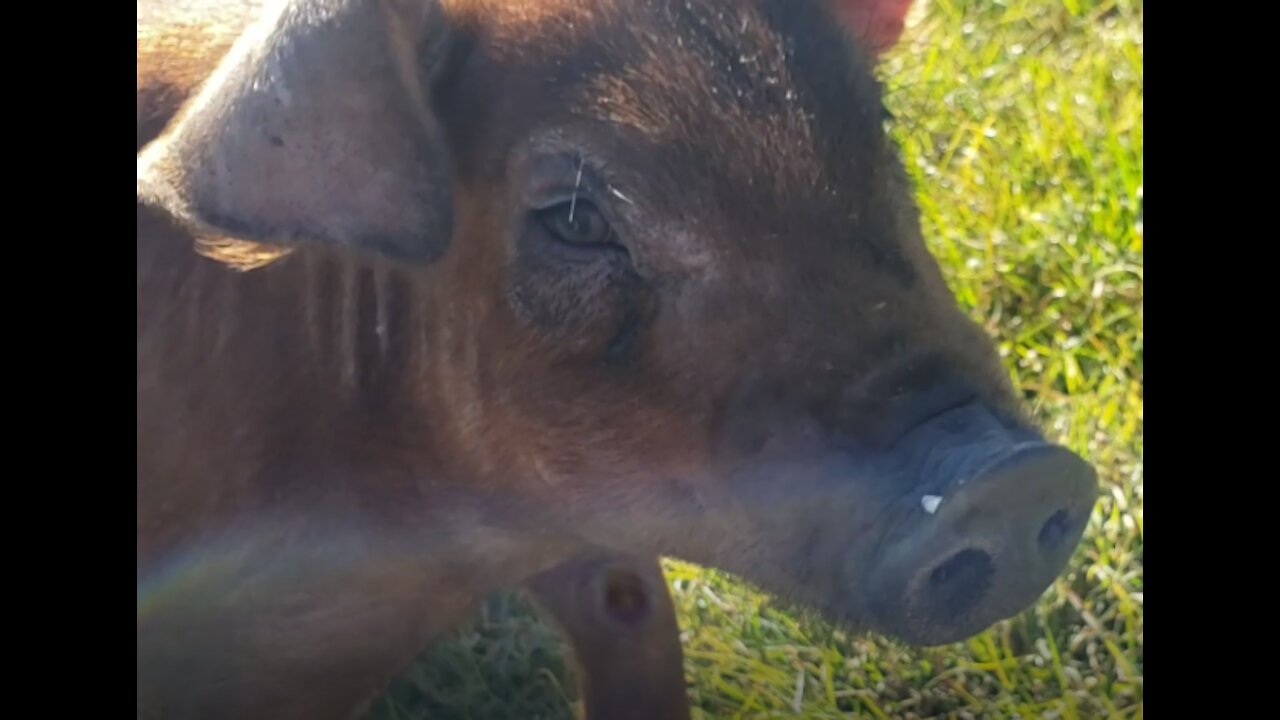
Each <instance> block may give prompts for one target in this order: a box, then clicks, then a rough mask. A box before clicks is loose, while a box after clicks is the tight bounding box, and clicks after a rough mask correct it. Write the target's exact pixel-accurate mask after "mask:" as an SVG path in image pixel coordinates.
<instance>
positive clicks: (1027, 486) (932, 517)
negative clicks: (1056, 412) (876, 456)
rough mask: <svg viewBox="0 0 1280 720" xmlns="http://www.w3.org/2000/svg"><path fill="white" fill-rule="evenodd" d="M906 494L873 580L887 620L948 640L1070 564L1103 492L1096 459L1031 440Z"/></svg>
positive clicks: (907, 634)
mask: <svg viewBox="0 0 1280 720" xmlns="http://www.w3.org/2000/svg"><path fill="white" fill-rule="evenodd" d="M927 485H928V486H931V487H934V488H936V489H935V490H933V491H932V492H930V491H925V492H922V493H920V494H919V496H918V497H910V498H907V499H905V500H904V502H909V503H911V504H913V505H914V508H912V509H910V510H908V511H906V517H905V519H904V520H903V521H902V522H901V523H899V524H898V525H897V526H896V527H895V528H894V530H893V531H892V532H891V534H890V535H889V537H887V538H886V539H885V543H884V545H882V546H881V548H880V551H879V553H878V557H877V558H876V560H875V561H874V563H873V566H872V568H871V570H870V573H869V575H868V576H867V577H866V579H865V582H867V583H868V584H869V586H868V587H867V590H868V591H869V595H870V599H871V606H872V609H873V613H874V615H875V619H876V620H877V621H878V622H877V625H879V626H880V629H881V630H883V631H885V632H888V633H890V634H893V635H896V636H897V637H899V638H901V639H903V640H905V641H907V642H909V643H913V644H917V645H940V644H945V643H949V642H956V641H959V640H962V639H964V638H966V637H969V636H971V635H974V634H976V633H978V632H981V631H982V630H984V629H985V628H986V627H988V626H990V625H991V624H993V623H995V622H997V621H999V620H1003V619H1005V618H1008V617H1011V616H1013V615H1015V614H1017V613H1018V612H1021V611H1022V610H1023V609H1025V608H1026V607H1027V606H1029V605H1031V604H1032V603H1033V602H1035V601H1036V599H1037V598H1039V596H1040V595H1041V593H1043V592H1044V591H1045V589H1047V588H1048V587H1049V585H1050V584H1051V583H1052V582H1053V581H1054V579H1055V578H1057V576H1058V575H1059V574H1060V573H1061V572H1062V571H1063V569H1064V568H1065V566H1066V564H1067V561H1068V560H1069V559H1070V558H1071V555H1072V553H1073V551H1074V549H1075V547H1076V545H1077V544H1078V543H1079V542H1080V539H1081V536H1082V534H1083V532H1084V528H1085V524H1086V523H1087V522H1088V519H1089V514H1090V512H1091V510H1092V508H1093V503H1094V500H1095V499H1096V493H1097V479H1096V476H1095V473H1094V471H1093V468H1092V467H1090V466H1089V465H1088V464H1087V463H1086V462H1084V460H1082V459H1080V458H1079V457H1077V456H1076V455H1075V454H1073V453H1071V452H1069V451H1068V450H1066V449H1064V448H1061V447H1058V446H1054V445H1050V444H1047V443H1043V442H1029V443H1024V444H1021V445H1018V446H1016V447H1013V448H1010V449H1009V450H1008V451H1007V452H1002V453H999V455H998V458H997V459H994V460H993V461H992V462H991V463H989V464H987V465H986V466H985V467H981V468H980V469H979V470H978V471H977V472H974V473H963V474H960V475H959V476H956V477H952V478H950V479H949V481H948V482H946V483H941V484H938V483H929V484H927Z"/></svg>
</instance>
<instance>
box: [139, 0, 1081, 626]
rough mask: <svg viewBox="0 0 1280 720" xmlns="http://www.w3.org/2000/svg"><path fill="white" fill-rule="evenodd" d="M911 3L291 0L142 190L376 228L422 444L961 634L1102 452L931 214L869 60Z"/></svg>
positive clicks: (297, 232) (1058, 562) (654, 546)
mask: <svg viewBox="0 0 1280 720" xmlns="http://www.w3.org/2000/svg"><path fill="white" fill-rule="evenodd" d="M907 4H908V3H907V1H906V0H830V1H829V2H820V1H818V0H809V1H802V0H785V1H784V0H754V1H746V0H744V1H741V2H735V1H732V0H704V1H700V2H686V0H595V1H589V0H580V1H574V0H540V1H534V0H511V1H509V2H497V1H493V2H489V1H484V0H455V1H452V2H426V1H422V2H414V1H411V0H404V1H400V2H392V1H391V0H388V1H387V2H384V3H381V4H379V3H375V2H372V1H370V2H303V3H295V4H293V5H291V6H289V7H288V8H286V9H285V10H283V11H282V12H280V13H278V14H273V15H272V17H270V18H268V19H267V20H266V21H264V22H263V24H262V25H260V26H259V27H258V28H257V29H255V30H254V31H251V32H250V33H249V34H248V35H247V36H246V37H245V38H244V39H243V40H242V41H241V43H240V44H239V45H238V46H237V48H236V49H235V50H234V51H233V52H232V56H231V57H230V59H229V60H228V61H227V63H226V64H225V65H224V66H223V68H221V69H220V71H219V72H218V73H217V74H216V75H215V76H214V77H213V78H212V80H211V81H210V83H209V85H208V87H207V88H206V90H205V92H204V93H203V94H202V95H200V96H199V97H198V98H197V99H196V101H195V102H194V103H193V104H192V105H191V106H190V107H189V108H188V111H187V112H186V113H185V115H184V116H183V118H182V119H181V121H180V122H179V124H178V125H177V128H176V130H175V131H174V132H172V133H170V134H169V135H168V136H167V137H166V138H164V139H163V140H162V141H161V142H159V143H157V144H156V145H153V146H152V147H151V148H150V150H149V152H147V153H146V154H145V155H144V156H143V157H141V158H140V160H139V188H140V193H141V194H143V195H147V196H150V197H152V198H155V199H157V200H158V201H160V202H163V203H164V204H166V205H167V206H168V207H170V208H171V209H173V210H174V211H175V212H177V213H178V214H180V215H182V216H184V217H185V218H186V219H187V220H189V221H191V222H192V223H194V224H195V225H197V226H199V227H203V228H205V229H210V230H212V231H215V232H217V233H219V234H223V235H228V234H229V235H234V236H237V237H241V238H246V239H250V240H258V241H266V242H275V243H283V244H289V245H295V246H296V245H303V244H308V243H322V244H328V245H330V246H343V247H346V248H348V249H350V250H352V254H353V256H356V257H358V256H360V255H361V254H365V255H373V254H377V255H381V256H383V257H384V259H385V258H389V259H390V261H391V262H393V263H395V264H396V265H397V267H398V268H399V270H398V271H397V272H398V273H399V275H400V277H401V278H402V280H403V281H404V282H405V283H407V285H408V287H409V288H410V291H409V293H408V294H407V296H406V298H402V300H403V301H404V302H405V303H406V304H407V305H409V306H410V307H409V309H408V311H406V312H402V313H399V314H392V315H391V317H393V318H398V320H397V321H396V322H398V323H399V324H398V325H397V326H396V327H392V328H390V329H389V331H390V332H392V333H397V334H401V335H403V336H405V337H412V338H415V340H414V342H413V347H414V348H415V350H414V351H413V353H412V358H411V359H410V361H408V362H406V363H404V365H403V367H402V368H401V372H400V377H399V378H398V380H397V382H396V384H395V389H396V392H395V394H396V396H397V398H398V403H397V406H398V407H399V408H401V410H400V413H399V414H398V415H397V417H403V416H404V411H403V408H404V407H409V408H411V409H412V412H411V413H409V414H410V415H411V416H413V418H414V419H413V420H411V421H408V422H405V423H403V426H404V427H405V428H406V430H405V432H416V433H421V437H420V440H421V446H422V447H423V448H424V450H423V452H424V454H425V453H427V452H428V451H427V450H426V448H430V454H431V457H432V461H431V462H432V463H433V465H432V467H433V472H436V473H438V474H440V475H441V476H443V477H448V478H453V479H455V480H456V481H457V482H458V483H465V484H468V485H470V486H473V487H483V488H485V491H486V492H487V493H489V494H490V496H493V497H498V496H501V497H504V498H506V499H507V502H508V505H510V504H512V503H515V504H516V505H517V506H518V507H519V508H520V513H521V514H522V515H523V517H525V519H526V520H528V519H529V518H536V519H537V522H538V523H540V524H541V525H542V529H543V530H547V529H553V530H554V531H555V532H561V533H566V534H572V535H574V536H575V537H578V538H580V539H581V540H583V541H584V542H590V543H596V544H603V545H609V546H614V547H617V548H619V549H623V550H628V551H633V552H636V551H643V552H655V553H665V554H672V555H678V556H683V557H686V558H689V559H691V560H694V561H697V562H702V563H706V564H710V565H714V566H718V567H721V568H724V569H726V570H729V571H732V572H736V573H739V574H741V575H742V576H744V577H746V578H748V579H751V580H753V581H755V582H756V583H758V584H760V585H762V586H764V587H765V588H767V589H770V590H773V591H776V592H778V593H780V594H784V595H787V596H790V597H792V598H794V599H796V600H799V601H800V602H803V603H805V604H809V605H812V606H815V607H817V608H820V609H821V610H823V611H824V613H826V614H827V615H828V616H830V617H832V618H834V619H837V620H843V621H845V622H848V623H851V624H856V625H859V626H863V627H870V628H873V629H876V630H880V631H883V632H886V633H889V634H892V635H895V636H898V637H900V638H903V639H905V640H907V641H909V642H915V643H925V644H933V643H942V642H948V641H952V640H956V639H959V638H962V637H965V636H967V635H969V634H972V633H974V632H977V631H979V630H981V629H982V628H984V627H985V626H987V625H989V624H990V623H992V622H994V621H996V620H999V619H1002V618H1005V617H1008V616H1010V615H1012V614H1014V613H1015V612H1017V611H1019V610H1021V609H1022V608H1024V607H1025V606H1027V605H1028V604H1030V603H1031V602H1032V601H1034V600H1035V599H1036V597H1037V596H1038V595H1039V594H1040V593H1041V592H1042V591H1043V590H1044V589H1045V588H1046V587H1047V586H1048V584H1049V583H1051V582H1052V581H1053V579H1054V578H1055V577H1056V576H1057V575H1058V573H1060V572H1061V571H1062V569H1063V567H1064V565H1065V563H1066V562H1067V560H1068V558H1069V556H1070V555H1071V554H1072V551H1073V549H1074V547H1075V546H1076V544H1077V543H1078V541H1079V539H1080V537H1081V533H1082V531H1083V528H1084V526H1085V523H1086V520H1087V518H1088V515H1089V512H1090V509H1091V507H1092V503H1093V500H1094V493H1095V479H1094V474H1093V471H1092V470H1091V469H1090V467H1089V466H1088V465H1087V464H1085V463H1084V462H1083V461H1082V460H1081V459H1080V458H1078V457H1076V456H1075V455H1073V454H1072V453H1070V452H1068V451H1066V450H1064V449H1062V448H1060V447H1057V446H1054V445H1051V444H1048V443H1046V442H1045V440H1044V439H1043V438H1042V436H1041V435H1040V434H1039V433H1038V432H1037V431H1036V430H1035V429H1034V428H1033V427H1032V426H1031V425H1030V424H1029V422H1028V420H1027V418H1026V417H1025V416H1024V415H1023V414H1022V413H1021V411H1020V410H1019V401H1018V398H1017V396H1016V395H1015V393H1014V392H1013V390H1012V388H1011V387H1010V384H1009V382H1008V379H1007V374H1006V371H1005V370H1004V368H1003V367H1002V365H1001V363H1000V362H999V360H998V358H997V357H996V355H995V353H994V352H993V347H992V343H991V342H990V340H989V339H988V338H987V337H986V336H985V335H984V334H983V333H982V332H981V331H980V329H979V328H977V327H976V326H975V325H974V324H973V323H972V322H971V321H970V320H968V319H967V318H966V317H965V315H964V314H963V313H962V312H961V311H960V310H959V309H957V307H956V303H955V301H954V299H953V298H952V296H951V294H950V293H949V292H948V289H947V287H946V285H945V284H944V281H943V278H942V276H941V274H940V272H939V269H938V266H937V264H936V263H935V261H934V260H933V258H932V257H931V256H930V255H929V253H928V252H927V250H926V247H925V244H924V242H923V241H922V238H921V235H920V229H919V224H918V220H917V215H916V211H915V208H914V207H913V204H912V198H911V190H910V188H909V186H908V182H907V179H906V177H905V175H904V172H903V169H902V168H901V166H900V164H899V161H898V160H897V158H896V155H895V152H894V149H893V147H892V145H891V143H890V141H889V139H888V138H887V136H886V132H885V128H884V120H885V117H884V110H883V108H882V104H881V95H880V88H879V87H878V85H877V83H876V81H875V79H874V78H873V73H872V62H873V60H874V55H875V53H876V52H878V51H879V50H881V49H883V48H885V47H887V46H888V45H890V44H891V43H892V42H893V41H894V40H896V39H897V35H898V33H899V32H900V31H901V28H902V21H903V15H904V13H905V11H906V7H907ZM370 362H376V360H371V361H370ZM410 440H411V441H412V440H413V438H412V437H410ZM424 462H425V461H424ZM513 498H514V499H517V500H518V502H517V500H512V499H513Z"/></svg>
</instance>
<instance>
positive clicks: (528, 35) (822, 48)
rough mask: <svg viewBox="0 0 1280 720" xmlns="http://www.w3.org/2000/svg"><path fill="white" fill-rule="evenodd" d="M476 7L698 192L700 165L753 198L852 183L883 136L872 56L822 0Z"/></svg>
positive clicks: (578, 111)
mask: <svg viewBox="0 0 1280 720" xmlns="http://www.w3.org/2000/svg"><path fill="white" fill-rule="evenodd" d="M470 12H472V13H473V20H472V22H474V23H475V24H476V26H477V27H479V28H480V32H481V33H482V34H483V35H484V36H485V40H484V44H485V45H486V46H487V47H489V48H490V50H491V51H492V52H494V53H496V54H497V55H498V56H499V59H502V60H506V61H508V62H509V63H510V65H511V66H512V67H515V68H518V69H519V70H518V72H520V74H522V75H528V76H537V75H542V76H543V79H542V80H541V82H542V83H543V86H544V87H546V88H548V91H549V95H553V96H554V97H555V103H556V111H557V113H563V114H564V115H565V116H567V117H572V118H574V119H580V120H585V121H590V122H594V123H599V124H602V125H606V126H610V127H613V128H617V129H618V130H619V131H621V132H623V133H625V134H626V135H627V136H628V137H632V138H635V139H636V140H637V141H638V147H639V148H640V150H641V152H642V153H643V154H644V156H645V158H644V159H647V160H648V161H649V162H647V163H645V164H647V165H651V166H657V167H651V168H650V169H651V170H657V171H659V173H660V171H661V168H662V167H667V168H669V169H671V171H672V174H673V175H678V176H679V177H678V179H679V182H680V184H681V185H682V186H684V187H685V188H686V189H687V190H689V191H696V190H697V188H695V187H693V184H696V183H697V182H698V181H699V178H698V177H697V176H696V174H695V175H693V176H691V175H690V170H691V169H698V170H702V171H703V172H704V175H705V177H703V178H701V180H702V181H703V182H707V183H712V184H714V185H715V186H716V187H717V188H718V190H719V191H720V192H724V193H727V194H729V195H731V196H733V197H739V198H740V197H742V196H743V195H744V194H746V195H751V196H756V195H762V194H763V195H769V196H771V197H772V199H773V200H780V201H784V202H785V201H786V200H785V199H784V198H783V197H782V196H785V195H796V196H802V197H805V198H813V197H814V196H815V194H818V195H821V194H823V191H828V192H831V191H836V192H844V191H849V190H850V189H851V187H850V186H851V184H856V179H857V177H856V176H859V175H863V174H864V172H860V171H858V170H857V168H856V165H857V164H858V163H857V162H856V160H857V158H859V157H860V156H862V157H865V156H866V155H867V154H868V153H865V152H863V150H865V149H867V148H869V147H874V146H875V144H876V141H877V139H878V137H879V135H880V133H881V132H882V130H881V127H880V118H879V104H878V103H879V97H878V94H879V93H878V88H877V87H876V84H875V82H874V80H873V79H872V75H871V72H870V69H869V66H868V63H867V62H866V60H865V59H864V58H863V56H862V55H861V54H860V53H859V52H858V51H857V49H856V47H855V45H854V44H853V42H852V41H851V40H850V39H849V38H848V37H846V34H845V33H844V32H843V31H842V30H841V29H840V28H839V27H838V26H837V25H836V23H835V20H834V16H833V15H832V14H830V13H828V12H827V11H826V10H825V8H824V7H823V6H822V0H697V1H694V0H594V1H586V0H523V1H521V0H516V1H514V2H512V1H510V0H508V2H503V3H490V2H479V3H475V2H473V3H472V7H471V8H470ZM649 176H650V177H654V173H653V172H650V173H649ZM672 179H673V180H674V179H676V178H675V177H673V178H672ZM762 185H764V186H766V187H762Z"/></svg>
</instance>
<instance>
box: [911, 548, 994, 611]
mask: <svg viewBox="0 0 1280 720" xmlns="http://www.w3.org/2000/svg"><path fill="white" fill-rule="evenodd" d="M994 572H995V566H994V563H992V562H991V556H990V555H988V554H987V553H985V552H983V551H981V550H977V549H975V548H967V549H965V550H961V551H960V552H958V553H956V554H955V555H952V556H951V557H950V558H949V559H947V561H946V562H944V563H942V564H941V565H939V566H937V567H935V568H934V569H933V570H932V571H931V572H930V573H929V583H928V591H927V592H928V595H929V598H930V601H931V604H932V605H933V606H934V608H935V611H936V612H939V613H940V614H943V615H951V616H955V615H959V614H961V613H964V612H965V611H967V610H969V609H970V608H972V607H973V606H975V605H977V604H978V602H980V601H981V600H982V598H983V597H984V596H985V595H986V594H987V587H988V586H989V585H990V584H991V576H992V575H993V574H994Z"/></svg>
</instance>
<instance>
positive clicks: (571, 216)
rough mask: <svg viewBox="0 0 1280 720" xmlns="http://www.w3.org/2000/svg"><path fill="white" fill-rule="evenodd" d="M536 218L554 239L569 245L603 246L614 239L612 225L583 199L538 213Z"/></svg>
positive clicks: (547, 208)
mask: <svg viewBox="0 0 1280 720" xmlns="http://www.w3.org/2000/svg"><path fill="white" fill-rule="evenodd" d="M534 217H535V218H537V220H538V222H540V223H542V226H543V227H544V228H546V230H547V232H549V233H551V235H552V237H554V238H555V239H557V240H559V241H560V242H563V243H568V244H570V245H604V244H609V243H611V242H612V241H613V239H614V238H613V228H612V227H610V226H609V221H607V220H605V219H604V216H603V215H601V214H600V211H599V210H597V209H596V206H595V205H593V204H591V201H589V200H586V199H584V198H581V197H579V198H577V199H576V200H567V201H565V202H561V203H556V204H555V205H551V206H549V207H545V208H542V209H541V210H537V211H535V212H534Z"/></svg>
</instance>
